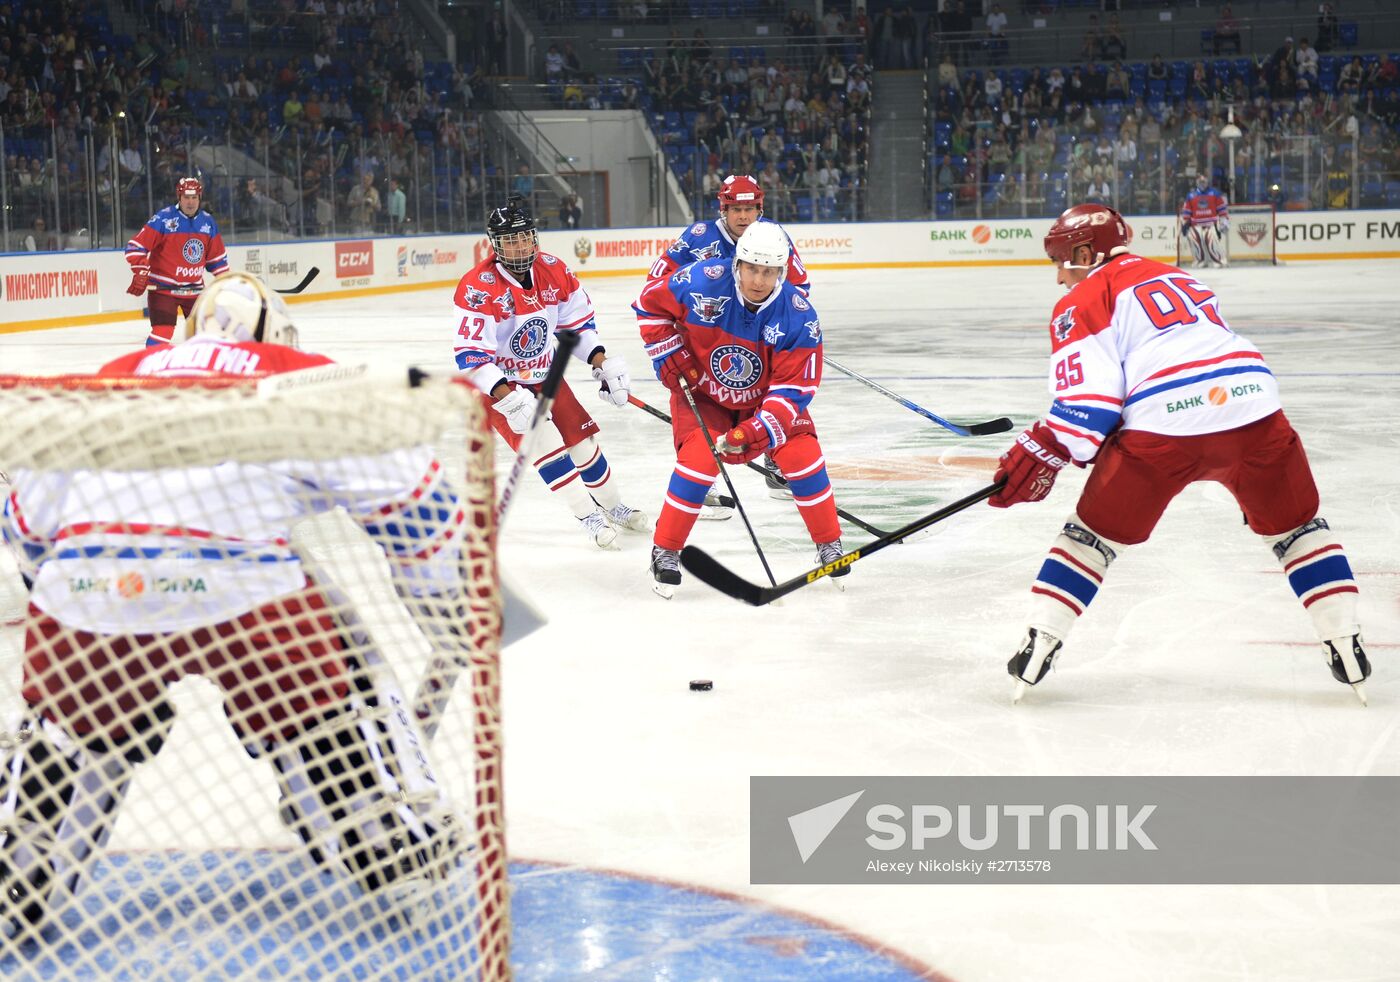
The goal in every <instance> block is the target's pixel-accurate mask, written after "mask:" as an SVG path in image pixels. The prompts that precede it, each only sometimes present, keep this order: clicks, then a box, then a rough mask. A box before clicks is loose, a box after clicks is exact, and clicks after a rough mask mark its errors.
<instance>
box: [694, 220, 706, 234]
mask: <svg viewBox="0 0 1400 982" xmlns="http://www.w3.org/2000/svg"><path fill="white" fill-rule="evenodd" d="M706 227H707V226H706V225H705V223H704V222H696V223H695V224H694V225H692V226H690V234H691V235H704V234H705V229H706Z"/></svg>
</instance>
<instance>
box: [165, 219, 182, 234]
mask: <svg viewBox="0 0 1400 982" xmlns="http://www.w3.org/2000/svg"><path fill="white" fill-rule="evenodd" d="M179 227H180V219H178V218H167V219H166V220H165V230H166V231H167V232H173V231H175V230H176V229H177V228H179Z"/></svg>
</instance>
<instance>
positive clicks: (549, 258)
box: [540, 252, 559, 266]
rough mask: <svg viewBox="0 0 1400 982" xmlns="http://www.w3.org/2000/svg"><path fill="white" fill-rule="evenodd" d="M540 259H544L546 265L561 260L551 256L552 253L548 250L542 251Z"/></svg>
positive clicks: (551, 264)
mask: <svg viewBox="0 0 1400 982" xmlns="http://www.w3.org/2000/svg"><path fill="white" fill-rule="evenodd" d="M540 259H542V260H544V264H545V265H546V266H553V265H554V264H555V263H557V262H558V261H559V260H557V259H555V258H554V257H553V256H551V255H550V254H549V253H547V252H542V253H540Z"/></svg>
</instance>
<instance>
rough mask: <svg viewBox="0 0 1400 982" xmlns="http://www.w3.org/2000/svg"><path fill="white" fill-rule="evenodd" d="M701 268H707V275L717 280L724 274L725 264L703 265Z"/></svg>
mask: <svg viewBox="0 0 1400 982" xmlns="http://www.w3.org/2000/svg"><path fill="white" fill-rule="evenodd" d="M701 268H702V269H704V270H705V275H706V276H708V277H709V278H710V279H712V280H717V279H719V278H720V277H721V276H723V275H724V267H723V266H702V267H701Z"/></svg>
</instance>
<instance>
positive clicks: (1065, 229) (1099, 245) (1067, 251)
mask: <svg viewBox="0 0 1400 982" xmlns="http://www.w3.org/2000/svg"><path fill="white" fill-rule="evenodd" d="M1082 245H1087V246H1089V247H1090V248H1091V249H1093V251H1094V260H1093V262H1091V263H1090V264H1089V265H1090V266H1097V265H1099V263H1101V262H1103V261H1104V260H1105V259H1108V258H1110V257H1111V256H1116V255H1118V254H1119V253H1120V252H1127V251H1128V224H1127V223H1126V222H1125V221H1123V216H1122V215H1120V214H1118V212H1116V211H1114V210H1113V209H1112V208H1110V207H1108V206H1107V205H1075V206H1074V207H1073V208H1069V209H1066V210H1065V211H1064V212H1063V213H1062V214H1061V215H1060V217H1059V218H1057V219H1055V224H1054V225H1051V226H1050V231H1049V233H1047V234H1046V236H1045V254H1046V255H1047V256H1049V257H1050V258H1051V259H1052V260H1053V261H1054V262H1055V263H1056V264H1057V265H1059V266H1064V267H1067V268H1068V267H1070V266H1071V265H1072V264H1073V262H1074V250H1075V249H1076V248H1078V247H1079V246H1082Z"/></svg>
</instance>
